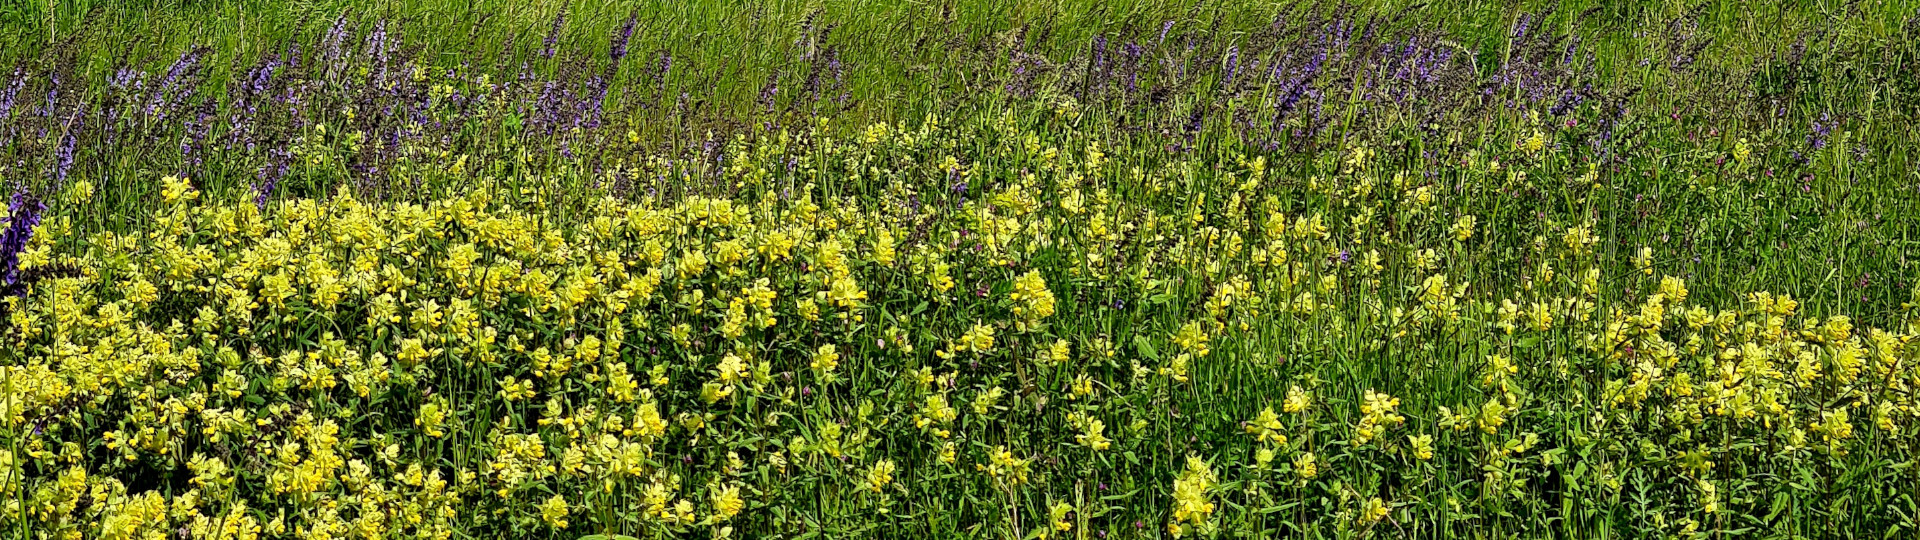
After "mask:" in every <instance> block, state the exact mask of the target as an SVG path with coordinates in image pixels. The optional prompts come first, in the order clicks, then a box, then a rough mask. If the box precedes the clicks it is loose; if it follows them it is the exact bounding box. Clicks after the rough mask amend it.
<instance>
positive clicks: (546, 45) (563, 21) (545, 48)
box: [540, 8, 567, 59]
mask: <svg viewBox="0 0 1920 540" xmlns="http://www.w3.org/2000/svg"><path fill="white" fill-rule="evenodd" d="M566 27H567V10H566V9H565V8H562V9H561V10H560V12H559V13H555V14H554V15H553V29H551V30H547V39H546V40H544V41H541V42H540V44H541V48H540V57H541V58H546V59H552V58H553V45H554V44H555V43H558V42H559V41H560V30H561V29H563V28H566Z"/></svg>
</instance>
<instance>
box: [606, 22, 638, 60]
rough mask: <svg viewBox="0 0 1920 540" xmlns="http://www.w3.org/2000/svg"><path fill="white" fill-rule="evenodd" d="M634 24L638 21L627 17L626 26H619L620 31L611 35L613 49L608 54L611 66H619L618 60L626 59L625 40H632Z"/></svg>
mask: <svg viewBox="0 0 1920 540" xmlns="http://www.w3.org/2000/svg"><path fill="white" fill-rule="evenodd" d="M635 22H638V20H637V19H635V18H634V17H633V16H628V17H627V22H626V24H622V25H620V31H618V32H615V33H614V34H613V49H612V51H610V52H609V55H610V56H612V57H613V64H614V65H616V66H618V65H620V59H622V58H626V57H627V40H629V39H631V38H633V24H634V23H635Z"/></svg>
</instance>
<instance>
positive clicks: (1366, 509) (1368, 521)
mask: <svg viewBox="0 0 1920 540" xmlns="http://www.w3.org/2000/svg"><path fill="white" fill-rule="evenodd" d="M1387 511H1388V508H1387V503H1386V501H1382V500H1380V498H1379V497H1374V498H1372V499H1367V502H1366V503H1364V504H1361V505H1360V516H1359V518H1358V521H1359V522H1360V525H1362V526H1366V525H1372V524H1374V523H1378V522H1379V521H1380V520H1381V519H1385V518H1386V517H1387Z"/></svg>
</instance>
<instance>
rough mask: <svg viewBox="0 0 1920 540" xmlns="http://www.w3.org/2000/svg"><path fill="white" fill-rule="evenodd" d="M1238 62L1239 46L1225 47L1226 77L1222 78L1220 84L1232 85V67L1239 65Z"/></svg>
mask: <svg viewBox="0 0 1920 540" xmlns="http://www.w3.org/2000/svg"><path fill="white" fill-rule="evenodd" d="M1239 64H1240V47H1238V46H1234V47H1227V76H1226V79H1224V80H1223V81H1222V82H1221V83H1220V86H1222V87H1226V86H1232V85H1233V70H1234V68H1236V67H1239Z"/></svg>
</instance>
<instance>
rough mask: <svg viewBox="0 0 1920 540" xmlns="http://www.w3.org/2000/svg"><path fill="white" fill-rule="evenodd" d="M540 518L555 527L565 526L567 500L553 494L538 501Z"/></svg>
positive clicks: (561, 527)
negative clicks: (541, 501)
mask: <svg viewBox="0 0 1920 540" xmlns="http://www.w3.org/2000/svg"><path fill="white" fill-rule="evenodd" d="M540 519H541V520H542V521H546V522H547V524H548V525H551V526H553V528H555V529H565V528H567V500H566V499H563V498H561V497H560V495H558V494H555V495H554V496H552V497H548V498H547V502H544V503H540Z"/></svg>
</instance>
